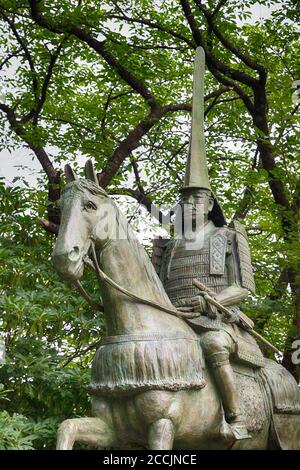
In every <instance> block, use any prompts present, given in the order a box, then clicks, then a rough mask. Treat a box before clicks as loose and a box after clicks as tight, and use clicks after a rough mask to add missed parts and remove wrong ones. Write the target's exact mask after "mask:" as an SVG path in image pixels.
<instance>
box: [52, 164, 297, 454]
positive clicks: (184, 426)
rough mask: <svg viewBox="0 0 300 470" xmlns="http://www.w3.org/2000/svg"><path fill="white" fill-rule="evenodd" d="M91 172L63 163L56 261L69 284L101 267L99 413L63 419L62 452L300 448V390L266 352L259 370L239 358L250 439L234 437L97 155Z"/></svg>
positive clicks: (189, 334) (190, 337) (191, 336)
mask: <svg viewBox="0 0 300 470" xmlns="http://www.w3.org/2000/svg"><path fill="white" fill-rule="evenodd" d="M85 176H86V179H77V178H76V176H75V174H74V173H73V171H72V170H71V168H70V166H68V165H67V166H66V177H67V185H66V187H65V189H64V191H63V193H62V196H61V201H60V207H61V225H60V228H59V233H58V237H57V241H56V244H55V248H54V251H53V261H54V265H55V268H56V270H57V271H58V273H59V274H60V275H61V276H62V277H63V278H65V279H67V280H68V281H70V282H72V283H78V282H79V280H80V278H81V277H82V275H83V272H84V267H85V264H87V263H88V264H93V265H94V267H95V269H96V273H97V275H98V279H99V283H100V286H99V287H100V291H101V298H102V301H103V311H104V316H105V320H106V324H107V334H108V335H107V336H106V337H104V338H102V341H101V345H100V347H99V349H98V350H97V352H96V354H95V357H94V360H93V364H92V380H91V384H90V387H89V391H90V394H91V396H92V415H93V417H85V418H75V419H66V420H65V421H63V423H62V424H61V425H60V427H59V430H58V439H57V449H72V448H73V445H74V443H75V442H76V441H77V442H81V443H86V444H89V445H92V446H95V447H97V448H116V449H128V448H148V449H153V450H154V449H155V450H169V449H199V450H200V449H280V448H282V449H300V393H299V388H298V386H297V384H296V381H295V380H294V378H293V377H292V376H291V375H290V374H289V373H288V371H287V370H286V369H284V368H283V367H282V366H281V365H279V364H277V363H276V362H274V361H271V360H267V359H266V363H265V367H263V368H260V369H255V368H254V367H250V366H246V365H243V364H238V363H236V364H235V365H234V370H235V374H236V377H237V382H238V388H239V393H240V399H241V403H242V406H243V411H244V414H245V416H246V420H247V428H248V431H249V432H250V434H251V439H244V440H240V441H239V440H235V439H234V438H233V436H232V434H231V432H230V427H229V425H228V424H227V423H226V420H225V418H224V410H223V407H222V401H221V399H220V395H219V393H218V390H217V386H216V384H215V383H214V380H213V376H212V374H211V372H210V370H209V367H207V366H206V364H205V358H204V356H203V354H202V350H201V336H200V337H199V335H197V334H196V333H195V331H193V329H192V328H191V327H190V326H189V325H188V324H187V323H186V322H185V320H184V319H185V316H188V313H185V312H179V311H176V309H175V308H174V306H173V305H172V303H171V301H170V300H169V298H168V296H167V294H166V292H165V290H164V288H163V285H162V283H161V281H160V279H159V277H158V275H157V273H156V271H155V269H154V267H153V265H152V263H151V261H150V259H149V257H148V255H147V253H146V252H145V250H144V248H143V247H142V246H141V245H140V244H139V242H138V241H137V239H136V237H135V234H134V232H133V231H132V229H131V228H130V226H129V224H128V223H127V221H126V218H125V217H124V216H123V215H122V213H121V212H120V210H119V209H118V207H117V206H116V203H115V202H114V201H113V200H112V199H110V198H109V197H108V195H107V193H106V192H105V191H104V190H103V189H102V188H101V187H100V186H99V185H98V182H97V177H96V175H95V172H94V169H93V167H92V165H91V162H87V164H86V167H85ZM86 296H87V298H88V294H87V293H86ZM191 315H192V314H191Z"/></svg>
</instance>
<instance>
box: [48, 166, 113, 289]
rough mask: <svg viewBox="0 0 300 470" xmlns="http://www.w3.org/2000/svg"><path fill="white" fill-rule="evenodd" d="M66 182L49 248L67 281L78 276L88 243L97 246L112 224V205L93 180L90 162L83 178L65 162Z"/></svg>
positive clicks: (110, 229) (105, 236)
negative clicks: (59, 218)
mask: <svg viewBox="0 0 300 470" xmlns="http://www.w3.org/2000/svg"><path fill="white" fill-rule="evenodd" d="M65 174H66V181H67V185H66V186H65V188H64V190H63V193H62V196H61V199H60V209H61V224H60V228H59V233H58V237H57V240H56V243H55V246H54V250H53V254H52V257H53V262H54V266H55V268H56V270H57V271H58V272H59V274H60V275H61V276H62V277H64V278H65V279H68V280H69V281H76V280H79V279H80V278H81V276H82V275H83V271H84V260H85V258H86V256H87V255H88V253H89V250H90V248H91V243H92V242H94V243H95V244H97V246H99V247H100V248H101V246H104V245H105V243H106V242H107V240H108V239H109V238H110V236H111V233H112V230H113V227H114V226H115V223H116V220H115V210H114V209H115V205H114V202H113V201H112V200H111V199H110V198H109V197H108V195H107V193H106V192H105V191H104V189H102V188H101V187H100V186H99V184H98V180H97V176H96V174H95V171H94V168H93V165H92V162H91V161H90V160H88V161H87V163H86V165H85V177H86V179H78V178H76V176H75V174H74V172H73V170H72V169H71V167H70V166H69V165H66V166H65Z"/></svg>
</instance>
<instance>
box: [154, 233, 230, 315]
mask: <svg viewBox="0 0 300 470" xmlns="http://www.w3.org/2000/svg"><path fill="white" fill-rule="evenodd" d="M224 249H225V250H226V243H225V248H224ZM212 250H214V248H213V244H212V243H210V239H209V238H208V239H206V240H205V241H204V244H203V246H202V248H200V249H197V250H187V248H186V245H185V242H184V240H177V241H171V242H170V243H169V244H168V245H167V247H166V251H165V254H164V258H163V266H162V270H161V280H162V282H163V284H164V287H165V290H166V292H167V294H168V296H169V298H170V300H171V302H172V303H173V304H174V305H175V306H177V307H180V306H183V305H188V303H189V300H190V299H191V298H192V297H195V296H196V295H199V290H198V289H197V288H196V287H195V286H194V285H193V279H194V278H197V279H199V280H200V281H201V282H202V283H203V284H205V285H206V286H207V287H209V288H210V289H212V290H213V291H214V292H216V293H218V292H220V291H222V290H223V289H225V288H226V287H228V285H229V279H228V269H227V266H226V263H224V269H223V273H222V274H212V271H213V270H214V267H215V263H214V259H215V257H214V256H213V255H214V253H211V251H212ZM224 257H225V251H224Z"/></svg>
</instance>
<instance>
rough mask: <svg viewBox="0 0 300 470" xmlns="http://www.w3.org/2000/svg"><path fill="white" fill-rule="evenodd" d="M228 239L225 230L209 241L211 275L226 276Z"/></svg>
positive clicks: (215, 234) (214, 235) (218, 232)
mask: <svg viewBox="0 0 300 470" xmlns="http://www.w3.org/2000/svg"><path fill="white" fill-rule="evenodd" d="M226 248H227V237H226V232H225V230H224V229H222V228H221V229H219V230H217V231H216V232H215V233H214V234H213V235H212V236H211V237H210V239H209V258H210V259H209V264H210V274H213V275H220V276H222V274H224V270H225V256H226Z"/></svg>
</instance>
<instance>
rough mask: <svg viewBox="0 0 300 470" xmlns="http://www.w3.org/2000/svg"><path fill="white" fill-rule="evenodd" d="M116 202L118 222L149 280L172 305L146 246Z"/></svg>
mask: <svg viewBox="0 0 300 470" xmlns="http://www.w3.org/2000/svg"><path fill="white" fill-rule="evenodd" d="M112 203H113V204H114V206H115V208H116V211H117V217H118V223H119V224H120V225H121V228H122V229H123V230H124V232H125V233H127V240H128V241H129V243H130V245H131V247H132V250H133V251H134V252H135V253H137V256H138V258H139V260H140V262H141V263H142V264H143V267H144V270H145V273H146V275H147V277H148V279H149V282H150V283H151V284H152V285H153V286H154V287H155V288H156V290H157V291H158V293H159V295H160V296H161V298H162V300H163V301H164V302H165V303H166V304H167V305H170V299H169V297H168V295H167V293H166V291H165V289H164V287H163V284H162V282H161V280H160V278H159V277H158V274H157V272H156V270H155V268H154V266H153V264H152V261H151V259H150V257H149V256H148V254H147V252H146V250H145V248H144V247H143V245H142V244H141V243H140V242H139V240H138V239H137V237H136V234H135V233H134V231H133V229H132V227H131V226H130V224H129V222H128V220H127V219H126V217H125V216H124V214H123V213H122V211H121V210H120V209H119V207H118V206H117V204H116V203H115V202H114V201H112Z"/></svg>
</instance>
